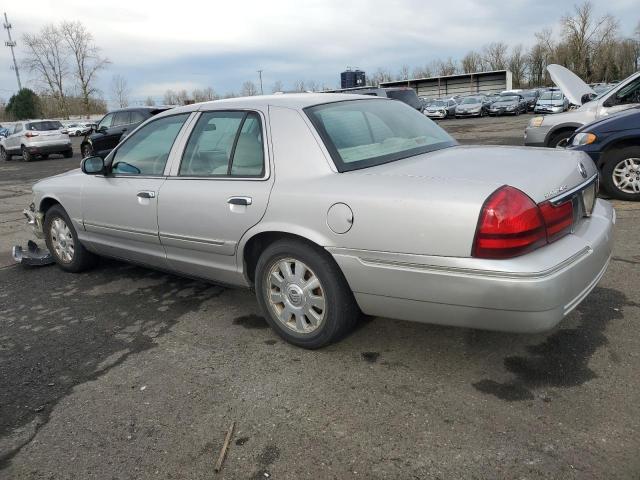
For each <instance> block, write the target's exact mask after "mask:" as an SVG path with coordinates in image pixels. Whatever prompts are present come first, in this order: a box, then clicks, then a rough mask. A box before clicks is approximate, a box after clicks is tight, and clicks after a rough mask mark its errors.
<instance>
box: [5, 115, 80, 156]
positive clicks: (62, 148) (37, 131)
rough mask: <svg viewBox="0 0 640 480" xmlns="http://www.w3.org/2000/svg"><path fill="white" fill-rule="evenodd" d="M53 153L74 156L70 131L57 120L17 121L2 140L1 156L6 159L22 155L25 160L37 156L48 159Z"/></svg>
mask: <svg viewBox="0 0 640 480" xmlns="http://www.w3.org/2000/svg"><path fill="white" fill-rule="evenodd" d="M51 153H60V154H62V155H64V158H71V157H72V156H73V149H72V147H71V139H70V138H69V133H68V132H67V130H66V129H65V128H64V127H63V126H62V124H61V123H60V122H59V121H57V120H28V121H27V120H25V121H21V122H16V123H15V124H14V125H12V126H11V127H9V135H8V136H6V137H5V138H3V139H2V140H0V157H2V159H3V160H6V161H9V160H11V157H13V155H22V158H23V159H24V161H25V162H30V161H31V160H33V159H34V158H35V157H42V158H45V159H46V158H48V157H49V154H51Z"/></svg>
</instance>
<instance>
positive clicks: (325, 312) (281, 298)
mask: <svg viewBox="0 0 640 480" xmlns="http://www.w3.org/2000/svg"><path fill="white" fill-rule="evenodd" d="M256 295H257V297H258V302H259V303H260V306H261V307H262V310H263V311H264V313H265V315H266V317H267V321H268V322H269V324H270V325H271V327H272V328H273V329H274V330H275V331H276V332H277V333H278V335H280V336H281V337H282V338H284V339H285V340H286V341H288V342H289V343H292V344H294V345H297V346H299V347H303V348H310V349H314V348H320V347H323V346H325V345H328V344H330V343H332V342H334V341H336V340H338V339H340V338H341V337H342V336H344V335H345V334H346V333H348V332H349V331H350V330H351V329H352V328H353V326H354V325H355V323H356V322H357V320H358V318H359V317H360V310H359V309H358V306H357V305H356V302H355V299H354V298H353V294H352V292H351V289H350V287H349V285H348V284H347V282H346V280H345V279H344V276H343V275H342V272H341V271H340V269H339V268H338V266H337V265H336V264H335V262H334V260H333V258H331V256H330V255H329V254H328V253H327V252H325V251H323V250H322V249H320V248H317V247H313V246H310V245H308V244H306V243H303V242H301V241H296V240H281V241H278V242H276V243H273V244H272V245H270V246H268V247H267V248H266V249H265V251H264V252H263V253H262V255H261V256H260V259H259V260H258V265H257V266H256Z"/></svg>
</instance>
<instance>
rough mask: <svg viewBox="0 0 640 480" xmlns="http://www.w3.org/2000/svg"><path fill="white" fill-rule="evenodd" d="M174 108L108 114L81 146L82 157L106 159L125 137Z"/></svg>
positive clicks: (120, 111)
mask: <svg viewBox="0 0 640 480" xmlns="http://www.w3.org/2000/svg"><path fill="white" fill-rule="evenodd" d="M170 108H172V107H130V108H122V109H120V110H114V111H112V112H109V113H107V114H106V115H105V116H104V117H102V120H100V122H98V125H97V126H96V128H95V131H94V132H93V133H90V134H89V135H87V136H86V137H85V138H84V140H82V143H81V144H80V151H81V153H82V157H83V158H85V157H89V156H92V155H98V156H99V157H103V158H104V157H106V156H107V155H108V154H109V152H110V151H111V150H112V149H113V148H114V147H115V146H116V145H117V144H118V142H120V139H121V138H122V136H123V135H125V134H127V133H128V132H129V133H130V132H132V131H133V130H135V129H136V128H137V127H138V126H139V125H140V124H141V123H142V122H144V121H145V120H147V119H148V118H151V117H153V116H154V115H157V114H158V113H160V112H164V111H165V110H168V109H170Z"/></svg>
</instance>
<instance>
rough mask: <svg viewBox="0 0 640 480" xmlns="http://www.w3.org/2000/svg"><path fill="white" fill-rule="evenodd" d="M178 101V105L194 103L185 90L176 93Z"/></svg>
mask: <svg viewBox="0 0 640 480" xmlns="http://www.w3.org/2000/svg"><path fill="white" fill-rule="evenodd" d="M176 100H177V101H178V102H177V103H178V105H187V104H189V103H192V101H191V99H190V98H189V94H188V93H187V91H186V90H185V89H184V88H183V89H182V90H180V91H179V92H177V93H176Z"/></svg>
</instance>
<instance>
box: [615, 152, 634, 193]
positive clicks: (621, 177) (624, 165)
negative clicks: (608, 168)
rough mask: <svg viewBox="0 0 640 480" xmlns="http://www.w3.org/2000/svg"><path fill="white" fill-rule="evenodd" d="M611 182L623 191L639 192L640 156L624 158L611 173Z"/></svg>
mask: <svg viewBox="0 0 640 480" xmlns="http://www.w3.org/2000/svg"><path fill="white" fill-rule="evenodd" d="M611 176H612V177H613V178H612V179H613V184H614V185H615V186H616V188H618V190H620V191H621V192H624V193H631V194H638V193H640V158H625V159H624V160H621V161H620V162H618V164H617V165H616V166H615V167H614V168H613V172H612V173H611Z"/></svg>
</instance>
